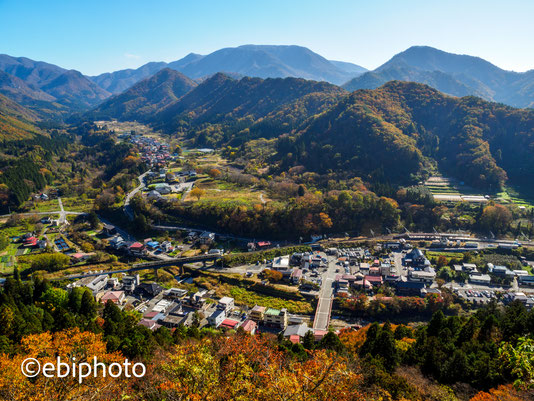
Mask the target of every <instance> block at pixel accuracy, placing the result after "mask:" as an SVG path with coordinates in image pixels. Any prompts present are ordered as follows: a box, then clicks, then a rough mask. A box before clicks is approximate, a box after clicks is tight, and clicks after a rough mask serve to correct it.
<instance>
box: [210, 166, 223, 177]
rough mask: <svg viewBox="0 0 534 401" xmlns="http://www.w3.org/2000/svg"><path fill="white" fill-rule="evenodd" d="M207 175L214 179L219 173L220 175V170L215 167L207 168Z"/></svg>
mask: <svg viewBox="0 0 534 401" xmlns="http://www.w3.org/2000/svg"><path fill="white" fill-rule="evenodd" d="M208 175H209V176H210V177H211V178H213V179H215V178H218V177H219V176H220V175H221V171H220V170H219V169H216V168H211V169H209V170H208Z"/></svg>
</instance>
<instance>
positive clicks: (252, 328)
mask: <svg viewBox="0 0 534 401" xmlns="http://www.w3.org/2000/svg"><path fill="white" fill-rule="evenodd" d="M257 327H258V325H257V324H256V322H255V321H254V320H250V319H247V320H245V321H244V322H243V324H242V325H241V328H242V329H243V330H245V331H246V332H247V333H249V334H251V335H254V334H256V328H257Z"/></svg>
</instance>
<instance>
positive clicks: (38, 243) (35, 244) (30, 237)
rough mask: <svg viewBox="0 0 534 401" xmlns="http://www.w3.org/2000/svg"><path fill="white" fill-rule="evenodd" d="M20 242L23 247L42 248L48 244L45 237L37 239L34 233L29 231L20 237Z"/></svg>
mask: <svg viewBox="0 0 534 401" xmlns="http://www.w3.org/2000/svg"><path fill="white" fill-rule="evenodd" d="M20 242H22V246H23V247H24V248H39V249H44V248H46V247H47V246H48V242H47V241H46V239H39V238H38V237H37V236H36V235H35V234H34V233H32V232H29V233H26V234H24V235H22V236H21V237H20Z"/></svg>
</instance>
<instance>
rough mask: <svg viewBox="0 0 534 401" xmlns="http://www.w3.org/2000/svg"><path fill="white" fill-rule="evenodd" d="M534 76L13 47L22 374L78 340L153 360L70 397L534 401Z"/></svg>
mask: <svg viewBox="0 0 534 401" xmlns="http://www.w3.org/2000/svg"><path fill="white" fill-rule="evenodd" d="M531 82H532V81H531V74H530V72H525V73H514V72H511V71H505V70H502V69H500V68H498V67H496V66H494V65H493V64H490V63H488V62H486V61H484V60H482V59H478V58H474V57H471V56H464V55H456V54H451V53H445V52H442V51H440V50H437V49H433V48H429V47H411V48H409V49H407V50H406V51H404V52H401V53H399V54H397V55H396V56H394V57H393V58H392V59H391V60H390V61H388V62H387V63H385V64H383V65H382V66H380V67H378V68H377V69H375V70H373V71H368V70H367V69H365V68H363V67H360V66H359V65H356V64H353V63H346V62H341V61H331V60H328V59H327V58H325V57H322V56H320V55H319V54H317V53H314V52H312V51H311V50H309V49H307V48H304V47H300V46H266V45H265V46H258V45H244V46H238V47H231V48H223V49H220V50H215V51H213V52H211V53H208V54H206V55H199V54H195V53H191V54H189V55H187V56H186V57H184V58H182V59H179V60H177V61H171V62H148V63H146V64H144V65H142V66H141V67H139V68H136V69H128V70H119V71H114V72H108V73H104V74H100V75H94V76H86V75H83V74H82V73H80V72H78V71H75V70H68V69H65V68H62V67H59V66H56V65H53V64H48V63H44V62H38V61H34V60H31V59H27V58H23V57H12V56H8V55H0V93H1V94H0V139H1V141H0V370H1V371H3V372H4V371H5V372H9V375H12V376H13V377H17V378H18V377H19V376H18V375H20V372H19V370H20V369H19V363H18V362H19V361H18V359H19V358H24V357H31V358H34V357H35V358H36V359H37V358H42V357H43V358H44V356H46V357H48V356H49V354H48V352H51V351H50V350H51V349H54V347H56V348H58V350H56V351H53V352H54V355H56V354H58V353H60V352H64V351H65V350H70V348H69V347H71V346H72V347H78V348H76V349H77V351H76V352H79V353H80V354H83V355H84V356H83V357H84V358H88V357H89V355H90V354H91V353H92V352H97V351H98V352H99V353H101V354H102V355H104V356H105V357H106V358H108V359H106V363H108V362H110V361H113V360H119V359H120V358H123V357H127V358H130V359H131V360H134V361H143V362H144V363H146V364H147V366H148V368H149V373H148V374H147V377H145V378H143V379H142V380H137V379H133V378H130V379H131V380H129V381H126V380H123V378H122V377H120V378H116V377H108V378H97V379H106V381H105V382H97V381H92V378H91V381H90V386H89V385H87V386H86V385H85V384H82V383H81V382H80V383H71V384H69V387H68V388H69V390H68V391H67V392H68V393H69V395H65V394H66V393H65V394H64V396H57V397H56V395H54V397H55V398H57V399H74V398H76V399H86V397H87V394H88V391H89V390H88V389H89V388H90V389H92V390H91V391H94V394H93V395H92V396H91V397H93V398H94V399H96V400H104V399H106V400H107V399H109V400H111V399H113V400H115V399H116V400H118V399H132V400H156V399H168V400H171V399H176V400H186V399H187V400H189V399H206V400H214V401H218V400H233V399H242V400H249V399H269V400H271V399H285V400H289V399H296V400H297V399H298V400H302V401H304V400H305V401H307V400H317V401H319V400H326V399H332V400H347V401H348V400H352V399H363V400H369V401H376V400H399V401H405V400H413V401H416V400H417V401H421V400H425V401H426V400H428V401H436V400H440V401H441V400H449V401H464V400H465V401H468V400H473V401H480V400H482V399H486V398H481V397H486V395H485V394H489V393H488V392H492V393H495V392H498V391H501V392H503V391H504V392H507V393H508V394H509V395H512V396H513V397H516V396H517V397H518V398H515V399H514V398H505V399H503V400H506V401H509V400H510V401H511V400H513V401H515V400H518V399H528V397H529V396H530V393H531V387H532V380H533V379H532V377H533V375H532V372H530V370H529V371H528V372H524V371H523V370H522V369H519V368H518V366H519V365H520V364H521V363H522V362H521V361H527V362H526V363H528V364H531V363H532V361H533V360H534V356H533V355H534V353H533V352H532V349H533V348H532V341H533V340H532V339H531V338H530V337H529V336H530V335H531V334H532V331H533V329H534V289H533V288H534V270H533V267H534V202H533V201H532V192H531V190H532V188H531V186H532V185H531V184H532V182H534V111H533V110H532V108H529V107H532V104H533V103H532V101H533V99H534V97H533V96H532V93H531V91H529V89H528V88H529V87H530V86H529V85H531ZM497 102H501V103H497ZM61 336H64V337H61ZM54 341H59V343H57V344H56V343H54V344H55V345H54V344H52V343H51V342H54ZM43 344H44V345H43ZM51 344H52V345H51ZM30 345H31V346H30ZM41 345H42V347H44V348H42V349H41ZM93 345H94V349H93V348H90V347H93ZM84 347H85V348H84ZM95 350H96V351H95ZM65 352H67V351H65ZM68 352H71V351H68ZM26 354H27V355H26ZM43 355H44V356H43ZM50 355H51V354H50ZM69 355H70V354H69ZM76 355H78V354H76ZM517 355H522V356H521V360H520V361H518V359H517V358H516V356H517ZM114 358H115V359H114ZM13 361H15V362H13ZM529 366H530V365H529ZM6 377H7V376H4V375H0V399H10V400H15V399H16V400H22V399H36V400H39V399H45V398H43V397H45V396H43V394H45V393H46V394H48V393H47V391H50V392H51V393H54V394H59V393H60V392H61V391H63V390H61V389H65V388H66V387H63V386H64V384H65V383H66V382H65V381H61V380H59V379H57V378H56V379H57V381H56V379H54V380H51V381H50V383H51V384H48V383H43V382H42V381H41V380H42V377H40V376H39V377H37V378H35V379H32V381H29V380H27V379H26V378H23V377H20V380H19V379H17V380H16V381H15V382H14V383H10V382H8V381H7V379H6ZM10 377H11V376H10ZM108 379H109V380H108ZM282 379H283V380H287V381H283V380H282ZM69 380H70V378H69ZM303 382H305V383H304V384H302V383H303ZM21 383H22V384H21ZM281 383H282V385H281ZM49 385H50V386H52V390H49V387H47V386H49ZM91 386H92V387H91ZM280 386H282V387H283V388H282V387H280ZM13 388H17V389H19V390H20V391H19V392H20V394H23V396H21V397H26V398H20V397H18V396H16V397H14V396H13V397H11V398H9V397H8V396H9V394H12V389H13ZM34 389H37V390H35V391H37V392H38V395H37V396H35V397H34V396H33V395H32V394H33V393H32V392H33V391H34ZM108 389H109V391H110V393H107V392H106V391H108ZM503 389H504V390H503ZM100 391H102V393H99V392H100ZM6 394H7V395H6ZM13 394H14V393H13ZM17 394H18V393H17ZM62 394H63V393H62ZM81 394H83V395H81ZM291 394H293V395H291ZM297 394H298V396H297ZM70 395H72V397H70ZM17 397H18V398H17ZM69 397H70V398H69ZM84 397H85V398H84ZM477 397H478V398H477ZM520 397H527V398H520ZM487 399H491V400H496V398H487ZM499 400H500V398H499Z"/></svg>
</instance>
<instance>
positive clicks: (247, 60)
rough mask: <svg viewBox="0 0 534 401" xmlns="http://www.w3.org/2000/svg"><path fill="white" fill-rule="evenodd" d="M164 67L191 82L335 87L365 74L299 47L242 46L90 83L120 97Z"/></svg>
mask: <svg viewBox="0 0 534 401" xmlns="http://www.w3.org/2000/svg"><path fill="white" fill-rule="evenodd" d="M165 67H167V68H170V69H173V70H176V71H179V72H181V73H183V74H184V75H186V76H188V77H189V78H192V79H198V78H204V77H207V76H210V75H213V74H215V73H217V72H225V73H229V74H231V75H233V74H237V75H240V76H248V77H259V78H287V77H295V78H304V79H311V80H314V81H326V82H330V83H333V84H336V85H341V84H343V83H345V82H347V81H348V80H349V79H351V78H354V77H355V76H357V75H360V74H362V73H364V72H366V71H367V69H365V68H363V67H360V66H359V65H356V64H352V63H346V62H341V61H329V60H327V59H325V58H324V57H322V56H320V55H318V54H317V53H314V52H312V51H311V50H310V49H307V48H305V47H301V46H267V45H245V46H239V47H229V48H225V49H221V50H217V51H215V52H213V53H210V54H208V55H206V56H202V55H200V54H194V53H190V54H188V55H187V56H185V57H184V58H182V59H180V60H177V61H173V62H171V63H168V64H167V63H161V62H160V63H148V64H145V65H143V66H141V67H139V68H138V69H136V70H121V71H116V72H112V73H106V74H101V75H98V76H96V77H91V79H92V80H93V82H95V83H97V84H98V85H100V86H101V87H102V88H104V89H106V90H107V91H109V92H111V93H120V92H122V91H123V90H125V89H126V88H128V87H130V86H131V85H133V84H134V83H136V82H137V81H140V80H142V79H144V78H146V77H148V76H150V75H152V74H154V73H155V72H157V71H159V70H161V69H163V68H165Z"/></svg>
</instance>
